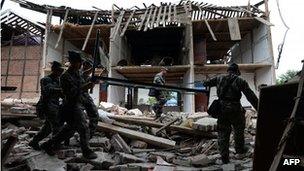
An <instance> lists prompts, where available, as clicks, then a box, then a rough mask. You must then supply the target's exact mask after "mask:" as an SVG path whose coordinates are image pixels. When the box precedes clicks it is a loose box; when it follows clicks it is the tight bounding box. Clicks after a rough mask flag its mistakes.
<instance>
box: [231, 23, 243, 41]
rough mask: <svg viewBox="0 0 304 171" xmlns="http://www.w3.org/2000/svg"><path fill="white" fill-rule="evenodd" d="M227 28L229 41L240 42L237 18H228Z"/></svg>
mask: <svg viewBox="0 0 304 171" xmlns="http://www.w3.org/2000/svg"><path fill="white" fill-rule="evenodd" d="M228 27H229V33H230V38H231V40H241V32H240V27H239V22H238V19H237V18H228Z"/></svg>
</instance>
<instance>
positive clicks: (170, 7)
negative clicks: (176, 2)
mask: <svg viewBox="0 0 304 171" xmlns="http://www.w3.org/2000/svg"><path fill="white" fill-rule="evenodd" d="M171 11H172V6H171V4H170V5H169V11H168V20H167V22H171Z"/></svg>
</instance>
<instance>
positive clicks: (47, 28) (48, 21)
mask: <svg viewBox="0 0 304 171" xmlns="http://www.w3.org/2000/svg"><path fill="white" fill-rule="evenodd" d="M52 15H53V10H52V9H50V10H47V16H46V24H45V31H44V34H45V35H44V41H43V52H42V53H43V55H42V68H43V69H45V68H46V56H47V53H48V50H47V49H48V43H47V42H48V39H49V34H50V30H51V23H52ZM42 73H43V72H42Z"/></svg>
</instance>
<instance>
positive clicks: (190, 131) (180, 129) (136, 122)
mask: <svg viewBox="0 0 304 171" xmlns="http://www.w3.org/2000/svg"><path fill="white" fill-rule="evenodd" d="M109 118H111V119H114V120H116V121H119V122H123V123H128V124H134V125H140V126H149V127H155V128H161V127H163V126H164V124H162V123H158V122H155V121H149V120H140V119H130V118H125V117H118V116H109ZM167 129H168V130H171V131H177V132H180V133H184V134H190V135H199V136H203V137H208V138H215V137H216V135H215V134H213V133H208V132H202V131H197V130H194V129H192V128H188V127H184V126H177V125H170V126H169V127H168V128H167Z"/></svg>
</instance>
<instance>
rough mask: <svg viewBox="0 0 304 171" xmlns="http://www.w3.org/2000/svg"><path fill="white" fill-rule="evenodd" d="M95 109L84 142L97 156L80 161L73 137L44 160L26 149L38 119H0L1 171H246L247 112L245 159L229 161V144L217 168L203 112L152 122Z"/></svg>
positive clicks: (250, 119)
mask: <svg viewBox="0 0 304 171" xmlns="http://www.w3.org/2000/svg"><path fill="white" fill-rule="evenodd" d="M13 106H14V105H13ZM29 106H31V105H29ZM31 107H33V106H31ZM31 107H30V108H31ZM99 108H100V110H99V114H100V122H99V123H98V128H97V130H98V132H97V133H96V135H94V136H93V137H92V138H91V140H90V146H91V147H92V148H93V149H94V151H95V152H96V153H97V154H98V158H97V159H94V160H87V159H85V158H83V157H82V155H81V150H80V147H79V135H78V134H77V133H76V134H75V135H74V137H72V138H71V139H70V145H69V146H65V145H62V148H61V149H60V150H59V151H57V155H56V156H49V155H47V154H46V153H44V152H42V151H35V150H33V149H32V148H31V147H29V146H28V142H29V141H30V140H31V139H32V137H33V136H34V135H35V134H36V133H37V131H38V130H39V128H40V126H41V121H39V119H37V118H30V119H29V118H21V119H20V118H17V119H16V118H5V119H3V118H2V131H1V134H2V135H1V136H2V150H1V155H2V166H3V170H117V171H120V170H155V171H156V170H252V157H253V149H254V136H255V124H256V117H257V116H256V113H255V112H254V111H252V110H247V112H246V119H247V123H246V133H245V137H246V138H245V143H246V146H248V147H249V149H250V150H249V152H248V154H247V156H246V157H245V158H244V159H242V160H237V159H236V158H235V157H234V152H235V151H234V148H233V145H234V142H233V138H231V140H232V142H231V144H232V145H231V147H230V151H231V153H230V155H231V163H230V164H226V165H222V164H221V161H220V155H219V153H218V150H217V133H216V129H217V126H216V119H214V118H210V116H209V115H208V114H207V113H205V112H198V113H194V114H187V113H182V112H168V113H165V114H163V115H162V117H161V119H160V120H159V121H154V118H153V117H151V113H148V112H141V111H140V110H139V109H132V110H127V109H125V108H122V107H120V106H117V105H114V104H108V103H105V102H102V104H101V105H100V107H99ZM33 111H34V110H33ZM122 111H123V112H122ZM11 112H12V111H11ZM119 112H121V113H119ZM147 113H148V114H147ZM26 114H28V113H26ZM26 114H25V115H26ZM31 114H32V113H31ZM36 120H38V121H36ZM25 123H27V124H25Z"/></svg>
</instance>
